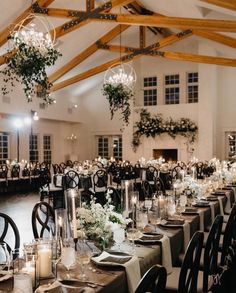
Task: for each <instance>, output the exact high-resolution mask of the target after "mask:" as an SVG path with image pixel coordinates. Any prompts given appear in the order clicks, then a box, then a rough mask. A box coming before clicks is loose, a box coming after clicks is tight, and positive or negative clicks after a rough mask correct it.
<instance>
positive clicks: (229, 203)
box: [225, 192, 231, 214]
mask: <svg viewBox="0 0 236 293" xmlns="http://www.w3.org/2000/svg"><path fill="white" fill-rule="evenodd" d="M226 197H227V201H226V205H225V212H226V213H227V214H230V211H231V200H230V192H227V193H226Z"/></svg>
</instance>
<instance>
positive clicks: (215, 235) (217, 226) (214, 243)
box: [203, 215, 223, 292]
mask: <svg viewBox="0 0 236 293" xmlns="http://www.w3.org/2000/svg"><path fill="white" fill-rule="evenodd" d="M222 224H223V216H220V215H217V216H216V217H215V220H214V222H213V224H212V226H211V229H210V231H209V234H208V237H207V241H206V245H205V250H204V268H203V292H208V277H209V275H213V274H215V273H216V272H217V258H218V250H219V241H220V233H221V229H222Z"/></svg>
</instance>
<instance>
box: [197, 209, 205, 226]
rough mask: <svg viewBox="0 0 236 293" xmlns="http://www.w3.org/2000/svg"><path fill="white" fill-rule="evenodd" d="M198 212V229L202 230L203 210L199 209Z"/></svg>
mask: <svg viewBox="0 0 236 293" xmlns="http://www.w3.org/2000/svg"><path fill="white" fill-rule="evenodd" d="M198 214H199V218H200V230H201V231H204V211H203V210H200V209H199V211H198Z"/></svg>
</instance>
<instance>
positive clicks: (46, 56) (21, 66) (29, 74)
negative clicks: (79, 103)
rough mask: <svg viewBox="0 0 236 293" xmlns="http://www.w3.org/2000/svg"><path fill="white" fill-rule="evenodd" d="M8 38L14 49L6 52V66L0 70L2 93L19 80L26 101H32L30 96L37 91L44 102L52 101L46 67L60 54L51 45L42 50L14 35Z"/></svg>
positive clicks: (6, 91) (50, 85)
mask: <svg viewBox="0 0 236 293" xmlns="http://www.w3.org/2000/svg"><path fill="white" fill-rule="evenodd" d="M9 38H10V39H12V40H13V42H14V44H15V48H16V49H15V52H14V53H13V54H12V53H10V52H8V53H9V54H8V57H7V60H6V67H5V68H4V69H3V70H1V71H0V72H1V74H2V75H3V82H4V84H3V86H2V93H3V95H6V94H8V93H9V92H10V91H12V90H13V89H9V87H8V86H10V87H15V83H16V82H20V83H21V84H22V85H23V90H24V93H25V95H26V98H27V101H28V102H30V101H32V96H33V95H35V94H36V92H37V91H39V92H40V95H39V96H38V97H39V98H40V99H41V100H43V102H44V103H45V104H51V103H53V102H54V99H53V98H52V97H51V96H50V92H49V90H50V88H51V87H52V83H51V82H49V79H48V76H47V73H46V67H48V66H52V65H54V64H55V61H56V60H57V59H58V57H60V56H62V54H61V53H60V52H59V51H58V50H56V49H54V48H53V47H52V46H49V47H46V48H43V50H42V49H40V48H37V47H35V46H31V45H28V44H26V43H24V42H23V41H22V40H21V39H20V38H18V37H16V36H14V35H13V36H12V35H11V36H10V37H9Z"/></svg>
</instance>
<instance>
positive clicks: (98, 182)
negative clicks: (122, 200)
mask: <svg viewBox="0 0 236 293" xmlns="http://www.w3.org/2000/svg"><path fill="white" fill-rule="evenodd" d="M107 181H108V175H107V172H106V170H103V169H99V170H97V171H96V173H95V174H94V175H93V186H94V191H95V192H96V191H99V189H100V188H103V187H105V188H106V187H107Z"/></svg>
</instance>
